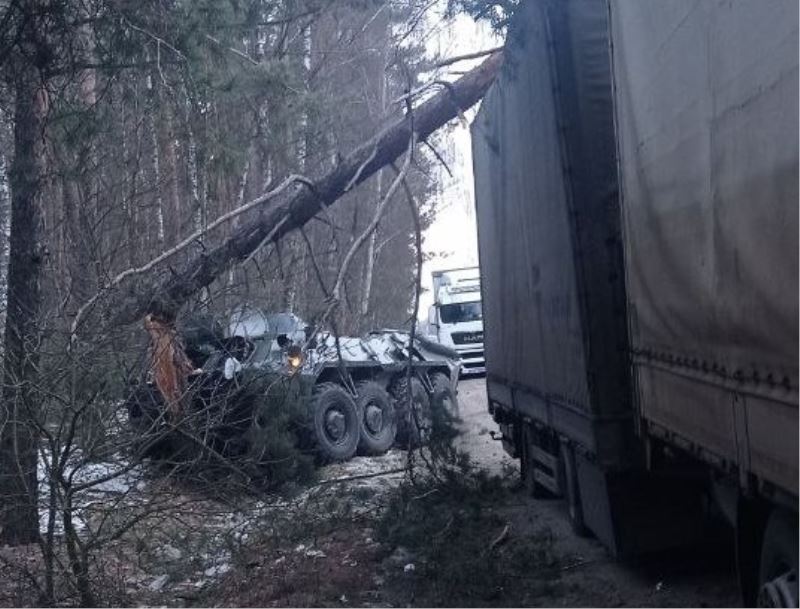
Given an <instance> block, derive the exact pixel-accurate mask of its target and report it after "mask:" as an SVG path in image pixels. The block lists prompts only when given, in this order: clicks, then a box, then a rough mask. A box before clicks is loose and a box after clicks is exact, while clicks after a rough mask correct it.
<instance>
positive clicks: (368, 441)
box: [356, 381, 397, 455]
mask: <svg viewBox="0 0 800 609" xmlns="http://www.w3.org/2000/svg"><path fill="white" fill-rule="evenodd" d="M356 391H357V393H358V398H357V399H356V403H357V404H358V416H359V421H360V427H359V440H358V449H359V452H361V453H363V454H367V455H382V454H383V453H385V452H386V451H387V450H389V449H390V448H391V447H392V445H393V444H394V441H395V437H396V436H397V419H396V417H395V410H394V404H393V403H392V398H391V397H390V396H389V394H388V393H387V392H386V390H385V389H384V388H383V387H381V386H380V385H379V384H378V383H376V382H374V381H364V382H362V383H359V384H358V385H356Z"/></svg>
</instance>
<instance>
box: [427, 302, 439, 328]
mask: <svg viewBox="0 0 800 609" xmlns="http://www.w3.org/2000/svg"><path fill="white" fill-rule="evenodd" d="M428 326H430V327H431V328H438V327H439V321H438V320H437V319H436V305H431V306H430V307H428Z"/></svg>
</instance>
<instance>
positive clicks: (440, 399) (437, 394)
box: [431, 372, 461, 421]
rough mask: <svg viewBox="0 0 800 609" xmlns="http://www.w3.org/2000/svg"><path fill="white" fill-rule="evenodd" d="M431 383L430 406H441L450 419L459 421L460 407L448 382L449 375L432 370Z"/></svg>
mask: <svg viewBox="0 0 800 609" xmlns="http://www.w3.org/2000/svg"><path fill="white" fill-rule="evenodd" d="M431 381H432V383H433V394H432V395H431V407H432V408H435V409H436V408H441V409H442V410H443V411H444V412H446V413H447V415H448V417H449V418H450V419H451V420H452V421H460V420H461V416H460V414H461V413H460V408H459V405H458V396H457V395H456V392H455V391H454V390H453V385H452V384H451V383H450V377H449V376H447V375H446V374H445V373H443V372H434V373H433V375H431Z"/></svg>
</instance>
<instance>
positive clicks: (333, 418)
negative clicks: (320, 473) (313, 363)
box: [310, 383, 360, 461]
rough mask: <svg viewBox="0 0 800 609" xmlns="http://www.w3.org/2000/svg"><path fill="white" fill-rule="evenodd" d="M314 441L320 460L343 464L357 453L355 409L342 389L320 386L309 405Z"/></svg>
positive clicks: (332, 386) (353, 402) (357, 435)
mask: <svg viewBox="0 0 800 609" xmlns="http://www.w3.org/2000/svg"><path fill="white" fill-rule="evenodd" d="M310 408H311V413H312V417H313V426H314V439H315V441H316V445H317V452H318V454H319V456H320V458H321V459H322V460H323V461H345V460H347V459H349V458H351V457H352V456H353V455H355V454H356V448H357V447H358V438H359V428H360V424H359V416H358V406H356V403H355V401H354V400H353V398H352V397H350V394H349V393H347V391H345V390H344V388H343V387H340V386H339V385H337V384H336V383H320V384H319V385H317V386H316V387H315V388H314V393H313V395H312V397H311V403H310Z"/></svg>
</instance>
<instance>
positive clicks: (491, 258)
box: [472, 0, 798, 606]
mask: <svg viewBox="0 0 800 609" xmlns="http://www.w3.org/2000/svg"><path fill="white" fill-rule="evenodd" d="M797 49H798V4H797V2H795V1H793V0H786V1H781V0H775V1H771V2H759V1H756V0H753V1H745V0H742V1H739V2H695V1H694V0H673V1H671V2H644V1H642V2H640V1H627V2H623V1H618V2H616V1H615V2H610V1H608V0H538V1H537V2H525V3H520V5H519V8H518V9H517V11H516V14H515V16H514V19H513V22H512V23H511V25H510V27H509V31H508V41H507V44H506V52H505V53H506V54H505V65H504V68H503V72H502V74H501V75H500V77H499V78H498V80H497V81H496V82H495V84H494V85H493V86H492V88H491V89H490V91H489V92H488V94H487V96H486V97H485V98H484V101H483V103H482V106H481V109H480V111H479V113H478V115H477V117H476V120H475V122H474V124H473V126H472V138H473V158H474V175H475V189H476V210H477V224H478V245H479V256H480V267H481V285H482V303H483V323H484V349H485V356H486V372H487V377H486V382H487V393H488V407H489V410H490V412H491V413H492V415H493V417H494V418H495V420H496V421H497V422H498V424H499V425H500V427H501V430H502V434H503V444H504V446H505V448H506V450H507V451H508V452H510V453H511V454H512V455H513V456H515V457H518V458H519V459H520V460H521V471H522V475H523V478H524V480H525V482H526V486H527V488H529V489H530V491H531V492H532V493H534V494H536V495H556V496H561V497H563V498H564V499H565V503H566V505H567V508H568V510H567V511H568V514H569V518H570V520H571V521H572V524H573V526H574V528H575V530H576V531H577V532H581V533H584V532H588V533H592V534H594V535H595V536H596V537H597V538H598V539H599V540H600V541H602V542H603V543H604V544H605V545H606V546H607V547H608V548H609V549H610V550H611V552H612V553H614V554H615V555H617V556H622V557H625V556H632V555H637V554H640V553H643V552H649V551H654V550H659V549H664V548H667V547H670V546H674V545H677V544H682V543H687V542H689V541H691V540H692V539H696V536H697V534H698V533H699V531H700V530H701V529H702V527H703V524H704V520H703V519H704V517H705V516H706V515H707V513H708V511H709V510H715V511H716V512H717V513H718V514H721V515H723V516H724V517H725V518H727V520H728V521H729V522H730V524H731V525H732V526H733V531H734V532H735V541H736V562H737V567H738V573H739V578H740V583H741V588H742V593H743V595H744V601H745V602H746V603H747V604H752V603H755V602H758V603H759V604H765V605H779V606H797V603H798V598H797V589H798V588H797V562H798V557H797V554H798V544H797V540H798V526H797V521H798V512H797V510H798V501H797V497H798V138H797V133H798V52H797Z"/></svg>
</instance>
